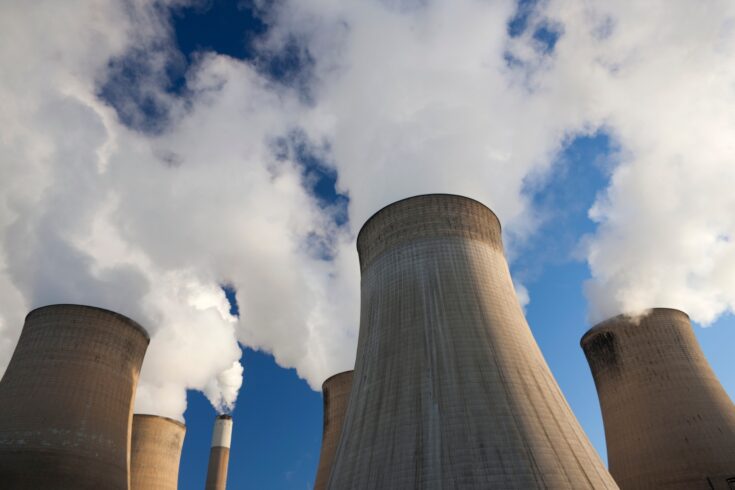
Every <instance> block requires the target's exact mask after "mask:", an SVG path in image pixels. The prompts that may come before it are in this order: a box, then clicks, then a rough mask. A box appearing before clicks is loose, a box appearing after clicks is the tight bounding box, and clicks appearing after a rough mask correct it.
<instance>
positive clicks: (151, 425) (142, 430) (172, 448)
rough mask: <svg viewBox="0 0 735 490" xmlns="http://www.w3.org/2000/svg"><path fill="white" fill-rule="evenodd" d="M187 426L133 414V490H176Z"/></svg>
mask: <svg viewBox="0 0 735 490" xmlns="http://www.w3.org/2000/svg"><path fill="white" fill-rule="evenodd" d="M185 435H186V426H185V425H184V424H182V423H181V422H179V421H177V420H172V419H169V418H167V417H158V416H156V415H144V414H137V413H136V414H135V415H133V437H132V444H131V447H130V481H131V486H130V488H131V490H176V489H177V488H178V482H179V461H180V460H181V448H182V447H183V445H184V436H185Z"/></svg>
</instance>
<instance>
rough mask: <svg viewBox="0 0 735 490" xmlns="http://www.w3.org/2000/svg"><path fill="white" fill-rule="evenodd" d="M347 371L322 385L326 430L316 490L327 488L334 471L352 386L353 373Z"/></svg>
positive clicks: (315, 484)
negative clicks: (335, 454) (333, 462)
mask: <svg viewBox="0 0 735 490" xmlns="http://www.w3.org/2000/svg"><path fill="white" fill-rule="evenodd" d="M353 372H354V371H345V372H343V373H339V374H335V375H334V376H332V377H330V378H327V380H326V381H325V382H324V384H323V385H322V394H323V396H324V430H323V432H322V450H321V453H320V455H319V469H318V470H317V473H316V481H315V483H314V490H325V489H326V488H327V483H328V482H329V474H330V473H331V472H332V461H333V460H334V452H335V451H336V450H337V444H338V443H339V436H340V435H341V434H342V424H343V423H344V420H345V413H346V412H347V402H348V401H349V398H350V389H351V388H352V373H353Z"/></svg>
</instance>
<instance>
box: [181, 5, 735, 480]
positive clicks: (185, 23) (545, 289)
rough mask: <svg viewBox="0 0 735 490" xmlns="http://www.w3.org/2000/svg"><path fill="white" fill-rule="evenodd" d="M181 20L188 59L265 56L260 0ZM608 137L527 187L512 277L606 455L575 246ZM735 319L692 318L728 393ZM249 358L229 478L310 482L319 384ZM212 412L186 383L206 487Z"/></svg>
mask: <svg viewBox="0 0 735 490" xmlns="http://www.w3.org/2000/svg"><path fill="white" fill-rule="evenodd" d="M530 8H532V5H530V6H529V5H522V6H521V8H520V9H519V13H518V15H516V16H515V17H514V18H513V20H512V22H511V23H510V24H509V32H510V33H511V34H519V33H520V32H522V30H523V23H524V21H525V20H524V15H525V14H526V12H527V11H528V9H530ZM173 20H174V22H173V25H174V29H175V35H176V40H177V42H178V45H179V48H180V49H181V50H182V52H183V54H184V57H185V58H186V59H187V60H191V59H192V57H193V56H194V55H193V53H194V52H195V51H201V50H212V51H216V52H218V53H222V54H227V55H230V56H234V57H238V58H242V59H247V60H254V59H255V58H256V56H257V55H256V53H254V52H253V50H252V49H251V43H252V41H253V39H256V38H257V36H259V35H262V34H263V33H264V32H265V31H266V30H267V29H268V26H267V24H266V23H265V22H264V21H262V20H261V19H259V18H258V17H257V16H256V15H255V14H254V12H253V10H251V9H249V8H247V7H245V8H236V7H234V6H233V3H231V2H225V1H215V2H211V4H210V5H208V6H206V7H204V8H190V9H182V10H180V11H178V12H176V13H175V14H174V15H173ZM534 36H536V37H537V38H538V39H540V40H542V42H544V43H547V44H548V46H549V49H553V44H554V43H555V42H556V37H557V36H558V33H556V32H555V31H554V30H553V29H549V28H548V26H543V27H542V28H539V30H538V31H537V32H535V33H534ZM274 76H276V77H277V76H278V73H277V72H276V74H275V75H274ZM175 80H176V79H174V85H173V90H176V81H175ZM611 144H612V143H611V141H610V138H609V136H608V135H607V134H605V132H604V131H600V132H597V133H595V134H592V135H589V136H581V137H576V138H574V139H572V140H571V141H569V142H567V144H566V147H565V148H564V150H563V151H562V152H561V153H560V154H559V155H558V156H557V158H558V159H559V163H558V164H557V166H556V168H555V171H554V173H553V175H552V177H551V178H550V179H549V180H547V181H545V182H544V183H543V185H540V186H538V188H534V187H535V186H531V185H529V189H528V191H527V192H528V193H529V194H530V195H531V196H532V199H533V202H534V203H535V204H536V205H537V206H538V207H539V208H540V209H544V210H546V211H547V212H548V215H546V216H544V222H543V224H542V225H541V226H540V228H539V229H538V231H537V232H536V235H535V238H534V239H533V240H531V241H530V242H529V243H527V244H525V245H524V246H523V248H522V249H521V252H520V253H519V255H518V256H517V257H516V259H515V260H514V262H513V264H512V272H513V275H514V278H516V279H520V281H521V282H522V283H523V284H524V285H525V286H526V287H527V289H528V291H529V295H530V297H531V302H530V304H529V305H528V307H527V318H528V320H529V323H530V324H531V326H532V329H533V332H534V335H535V336H536V339H537V341H538V343H539V345H540V346H541V349H542V351H543V352H544V355H545V356H546V359H547V361H548V363H549V365H550V367H551V369H552V371H553V373H554V374H555V376H556V378H557V380H558V382H559V383H560V385H561V386H562V389H563V391H564V393H565V395H566V397H567V399H568V401H569V403H570V404H571V405H572V408H573V409H574V412H575V414H576V415H577V417H578V419H579V420H580V422H581V423H582V425H583V427H584V428H585V430H586V432H587V434H588V435H589V437H590V438H591V439H592V442H593V444H594V445H595V447H596V448H597V450H598V451H599V452H600V454H601V455H602V457H603V458H604V457H605V454H606V451H605V445H604V433H603V429H602V420H601V417H600V413H599V407H598V404H597V399H596V393H595V390H594V384H593V382H592V378H591V375H590V373H589V370H588V367H587V364H586V361H585V359H584V355H583V353H582V351H581V349H580V348H579V344H578V341H579V339H580V337H581V336H582V334H583V333H584V332H585V331H586V329H587V328H588V324H587V321H586V318H585V316H586V312H587V305H586V300H585V297H584V295H583V288H582V285H583V283H584V281H586V280H588V279H589V278H590V274H589V270H588V268H587V266H586V264H585V263H584V262H583V261H582V260H580V259H579V256H578V253H577V250H576V249H577V247H578V243H579V240H580V237H581V236H583V235H585V234H588V233H592V232H594V230H595V226H596V225H595V223H594V222H593V221H591V220H590V219H589V217H588V210H589V208H590V207H591V206H592V204H593V203H594V201H595V198H596V197H597V194H598V193H599V192H600V191H602V190H603V189H604V188H605V187H606V185H607V179H608V177H609V172H608V169H607V167H606V162H607V161H608V159H609V158H610V154H611V152H612V149H611ZM303 160H304V161H303V163H304V165H306V166H307V167H308V168H309V171H310V172H314V171H316V172H317V179H318V180H317V183H316V185H314V187H313V190H314V192H315V193H316V194H317V195H318V196H319V198H321V199H324V200H325V201H326V202H333V201H335V199H337V193H336V192H335V190H334V184H335V181H334V175H330V174H329V173H326V174H325V173H323V172H320V171H319V169H320V167H319V162H318V161H311V160H309V159H308V158H304V159H303ZM343 198H344V197H343ZM734 323H735V321H733V319H732V317H731V316H727V317H725V318H723V319H721V320H720V321H718V322H717V323H716V324H715V325H714V326H712V327H711V328H707V329H702V328H696V332H697V335H698V338H699V340H700V342H701V343H702V347H703V348H704V350H705V353H706V354H707V357H708V358H709V359H710V360H711V362H712V365H713V367H714V368H715V370H716V371H717V373H718V375H719V376H720V378H721V379H722V381H723V383H724V384H725V386H726V388H727V389H728V391H729V393H730V394H731V396H732V395H733V393H734V392H735V376H733V374H732V371H731V370H730V369H729V368H728V366H727V359H728V356H727V348H726V347H725V346H727V345H728V344H729V345H731V343H732V342H733V341H735V328H733V327H735V325H733V324H734ZM241 362H242V364H243V365H244V366H245V384H244V386H243V389H242V390H241V392H240V395H239V399H238V404H237V408H236V409H235V412H234V414H233V415H234V420H235V425H234V438H233V450H232V460H231V464H230V476H229V485H230V487H232V488H263V489H266V488H267V489H299V488H311V485H312V482H313V479H314V476H315V470H316V465H317V463H318V459H319V444H320V439H321V420H322V406H321V396H320V394H318V393H316V392H314V391H313V390H311V389H309V387H308V386H307V385H306V383H305V382H304V381H303V380H301V379H299V378H298V376H297V374H296V372H295V371H294V370H293V369H283V368H281V367H279V366H278V365H277V364H276V362H275V361H274V359H273V357H272V356H270V355H268V354H265V353H262V352H257V351H254V350H252V349H249V348H243V356H242V360H241ZM213 416H214V411H213V410H212V407H211V405H210V404H209V402H208V401H207V400H206V399H205V398H204V397H203V396H202V395H201V393H199V392H196V391H189V393H188V408H187V411H186V414H185V417H186V420H187V425H188V434H187V439H186V442H185V445H184V451H183V455H182V462H181V467H182V470H181V476H180V488H182V489H189V488H191V489H195V488H201V487H202V485H203V481H204V476H205V472H206V457H207V448H208V440H209V437H210V430H211V427H210V426H211V421H212V418H213Z"/></svg>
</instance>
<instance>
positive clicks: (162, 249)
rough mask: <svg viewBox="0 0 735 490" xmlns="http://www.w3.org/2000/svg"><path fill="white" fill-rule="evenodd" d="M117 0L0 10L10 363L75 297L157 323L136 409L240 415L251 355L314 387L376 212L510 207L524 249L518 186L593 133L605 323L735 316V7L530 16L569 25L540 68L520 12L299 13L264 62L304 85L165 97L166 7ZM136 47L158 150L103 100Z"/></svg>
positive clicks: (206, 65)
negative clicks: (406, 207) (297, 74)
mask: <svg viewBox="0 0 735 490" xmlns="http://www.w3.org/2000/svg"><path fill="white" fill-rule="evenodd" d="M119 5H120V4H119V2H110V3H107V2H101V1H100V2H95V3H92V4H89V2H77V3H72V2H65V4H64V5H63V7H62V6H61V5H60V4H58V2H46V3H44V4H41V5H35V6H33V7H31V6H29V5H27V4H26V3H23V2H6V3H4V4H3V5H2V6H0V33H2V34H0V36H2V40H3V42H1V43H0V66H3V67H12V69H10V70H4V76H3V77H2V79H0V102H1V103H2V104H3V108H4V110H3V112H2V113H0V125H2V126H1V127H2V128H3V131H2V132H1V133H0V196H2V197H0V240H1V241H0V251H2V254H1V258H0V261H1V262H0V263H2V264H3V265H4V267H2V268H0V367H1V366H3V365H5V364H6V363H7V362H8V360H9V356H10V353H11V351H12V348H13V345H14V343H15V340H16V339H17V336H18V334H19V331H20V326H21V324H22V317H23V315H24V314H25V313H26V312H27V310H28V309H29V308H31V307H33V306H37V305H41V304H47V303H53V302H80V303H88V304H95V305H98V306H103V307H108V308H111V309H114V310H117V311H120V312H121V313H124V314H128V315H130V316H132V317H133V318H135V319H137V320H139V321H140V322H141V323H142V324H144V325H145V326H146V327H147V328H148V329H149V330H150V332H151V336H152V342H151V346H150V349H149V352H148V355H147V357H146V362H145V365H144V369H143V374H142V380H141V384H140V388H139V394H138V399H137V408H138V409H139V410H145V411H151V412H154V413H160V414H163V415H169V416H173V417H181V415H182V413H183V410H184V408H185V389H186V388H194V389H199V390H202V391H204V392H205V393H206V394H207V395H208V396H209V398H210V400H211V401H212V403H213V404H214V405H216V406H222V405H229V404H231V403H232V402H233V401H234V397H235V394H236V391H237V389H238V387H239V384H240V382H241V380H240V378H239V377H240V376H241V375H242V370H241V366H240V367H238V365H235V364H233V363H235V362H236V361H237V359H238V358H239V354H240V351H239V348H238V345H237V341H240V342H242V343H243V344H245V345H247V346H250V347H253V348H256V349H263V350H265V351H267V352H271V353H273V355H274V356H275V358H276V360H277V361H278V363H279V364H281V365H282V366H285V367H295V368H296V369H297V371H298V373H299V375H301V376H302V377H304V378H305V379H306V380H307V381H308V382H309V384H310V385H311V386H312V387H313V388H315V389H318V387H319V386H320V385H321V382H322V381H323V380H324V379H325V378H326V377H327V376H329V375H331V374H333V373H335V372H338V371H342V370H345V369H349V368H350V367H352V363H353V361H354V349H355V343H356V331H357V324H356V323H357V321H358V317H359V315H358V302H359V291H358V288H359V272H358V267H357V257H356V253H355V251H354V234H355V232H356V230H357V229H358V228H359V226H361V224H362V223H363V222H364V220H365V219H366V218H367V217H368V216H369V215H370V214H371V213H373V212H374V211H376V210H377V209H379V208H380V207H381V206H383V205H386V204H388V203H390V202H392V201H394V200H397V199H400V198H403V197H407V196H410V195H413V194H419V193H426V192H455V193H460V194H465V195H468V196H470V197H474V198H476V199H479V200H481V201H483V202H485V203H486V204H488V205H489V206H490V207H491V208H492V209H493V210H494V211H496V212H497V213H498V215H499V216H500V218H501V221H502V222H503V225H504V230H505V232H506V239H508V238H510V239H511V240H510V242H511V243H510V248H511V252H512V249H513V241H514V240H523V239H526V238H527V237H529V236H530V234H531V233H532V232H533V229H534V226H535V224H536V214H535V213H536V210H534V209H533V208H532V206H531V205H530V200H529V197H528V196H527V195H525V194H524V190H523V189H524V182H525V181H526V180H527V179H529V178H533V179H534V182H538V181H543V179H544V177H546V176H548V175H549V172H551V171H553V166H552V162H553V161H554V156H555V155H556V153H557V152H558V151H559V150H560V149H561V148H562V147H563V146H564V144H565V143H566V142H567V141H568V140H569V138H571V137H573V136H574V135H576V134H582V133H589V132H592V131H595V130H596V129H597V128H600V127H604V128H606V130H608V131H610V132H611V134H612V135H613V137H614V138H615V139H616V141H617V143H618V144H619V146H620V148H621V154H620V161H621V164H620V165H619V166H618V167H617V168H616V169H615V170H614V173H613V177H612V181H611V185H610V188H609V189H608V190H607V192H606V194H605V195H601V196H600V199H599V200H598V203H597V204H596V205H595V207H594V209H593V211H592V213H593V216H594V218H595V219H597V220H599V221H600V223H601V225H600V228H599V230H598V232H597V234H596V235H594V236H592V237H590V238H589V240H588V242H587V244H588V248H587V250H588V253H589V262H590V266H591V269H592V272H593V278H594V280H593V283H591V285H590V286H589V292H590V298H591V300H592V304H593V308H592V309H593V316H595V317H599V316H604V315H607V314H613V313H618V312H619V311H618V310H625V309H635V310H637V309H641V308H647V307H651V306H675V307H679V308H683V309H685V310H689V312H690V313H692V314H693V315H694V316H695V318H696V319H699V320H701V321H709V320H711V319H712V318H714V317H715V316H717V315H718V314H720V313H721V312H723V311H725V310H727V309H731V308H732V305H733V303H734V302H735V300H734V298H733V291H735V284H733V283H732V280H733V279H732V278H733V277H735V274H733V273H732V272H734V271H733V269H734V268H735V258H734V257H735V253H734V252H733V245H732V237H733V231H734V228H735V225H734V223H733V218H732V216H731V214H732V213H730V212H729V210H731V209H733V206H732V204H734V203H732V202H731V198H730V197H729V196H730V195H731V194H732V193H728V189H727V188H726V187H727V185H728V183H729V182H732V181H733V177H735V176H734V175H732V169H733V168H735V167H734V166H733V165H732V155H733V148H732V144H733V143H732V141H735V139H733V138H732V133H733V119H732V116H731V114H730V112H731V111H728V107H729V104H727V102H728V101H732V96H733V86H735V84H734V83H733V80H734V79H733V69H734V68H733V67H735V63H732V61H733V60H732V57H733V48H732V46H733V45H735V44H733V42H732V41H733V39H732V38H733V35H734V34H733V33H734V32H735V29H734V28H733V25H735V23H733V22H732V21H731V20H727V19H728V18H730V19H731V18H732V13H730V14H729V16H728V15H723V13H726V12H728V9H732V7H730V6H729V5H727V4H725V3H723V4H720V5H717V4H715V3H712V5H711V7H710V8H709V9H708V8H705V7H696V6H692V4H688V3H684V2H671V3H668V2H667V3H666V7H664V5H663V4H653V3H646V4H645V5H646V6H641V4H640V3H633V2H631V3H626V2H619V3H616V4H615V5H614V6H612V5H609V4H607V3H596V2H576V1H574V2H573V1H562V0H559V1H552V2H549V3H547V4H544V5H543V8H544V9H545V10H543V11H540V12H537V13H536V14H535V15H533V16H532V17H531V19H530V22H531V24H532V25H533V24H538V23H544V22H546V23H550V24H549V25H553V26H554V29H559V30H561V31H563V35H562V36H561V38H560V39H559V41H558V43H557V45H556V48H555V49H554V52H553V53H551V54H549V53H548V52H547V49H546V47H545V46H544V45H543V43H542V42H540V41H539V40H537V39H535V38H534V37H533V28H531V29H529V30H528V31H527V32H526V33H525V34H523V35H521V36H520V37H518V38H510V37H509V36H508V34H507V28H506V23H507V21H508V19H509V17H510V16H511V15H512V14H513V11H514V8H515V7H514V4H513V2H510V1H499V2H486V1H479V0H457V1H454V2H439V1H415V2H413V1H399V2H390V1H374V2H362V1H361V2H344V1H340V2H336V1H333V0H298V1H296V0H293V1H285V2H282V3H280V4H279V8H278V10H277V11H275V12H271V14H270V15H271V18H270V20H269V23H270V25H271V26H272V31H271V35H270V37H269V38H268V39H267V40H264V41H263V43H262V44H261V45H260V47H259V49H261V50H264V51H268V50H271V51H278V50H279V49H281V48H283V47H284V46H285V45H287V44H288V43H291V44H290V45H291V47H292V48H291V49H296V50H297V51H298V52H300V53H301V54H302V56H303V59H305V60H306V59H308V60H311V62H312V63H313V64H312V65H311V66H310V68H309V71H308V74H309V76H308V77H307V76H302V77H301V78H299V79H298V82H299V83H298V84H295V85H296V87H297V89H292V88H289V87H287V86H284V85H282V84H279V83H274V82H273V81H272V80H269V79H268V78H266V77H264V76H263V75H262V74H261V73H259V72H258V71H257V70H256V69H255V67H254V66H253V65H251V64H248V63H246V62H243V61H239V60H234V59H231V58H228V57H226V56H217V55H214V54H206V53H202V54H201V55H200V56H199V57H198V59H197V62H196V64H195V65H194V66H192V67H190V69H189V71H188V73H187V81H186V84H187V89H188V91H187V96H186V97H185V98H179V97H175V96H172V95H170V94H167V93H166V92H165V91H164V90H163V87H162V84H163V83H164V80H165V77H164V75H163V71H162V70H164V68H165V66H166V63H168V62H169V61H170V58H171V56H174V53H175V51H174V49H173V46H172V45H171V39H170V26H168V24H167V19H166V18H165V16H162V15H161V12H163V10H161V9H157V8H153V7H151V6H150V5H149V4H148V3H146V2H142V1H141V2H133V3H128V4H126V5H127V8H126V9H125V10H122V8H121V7H120V6H119ZM690 10H691V11H690ZM662 13H663V14H665V17H664V18H663V19H662V18H660V15H663V14H662ZM60 19H61V20H63V22H60V21H59V20H60ZM130 53H138V54H137V55H136V56H135V58H134V61H135V62H136V63H143V64H146V67H147V69H148V72H147V75H146V77H144V78H143V79H142V80H141V81H140V84H139V85H136V86H135V90H134V91H133V92H134V96H135V97H149V98H150V100H152V101H153V102H154V103H155V105H156V107H157V108H158V109H160V110H161V111H162V114H165V115H166V118H165V119H162V121H164V122H165V124H163V125H160V126H158V127H156V129H158V130H159V131H158V132H156V133H141V132H138V131H135V130H133V129H130V128H129V127H127V126H125V125H124V124H122V122H121V121H120V119H119V116H120V115H122V117H123V118H124V120H125V121H126V122H128V123H131V124H133V125H139V126H140V125H143V126H144V122H145V120H146V119H145V117H144V116H145V114H142V113H141V112H140V109H139V107H138V106H137V105H136V104H135V103H134V102H135V100H136V99H135V98H134V97H133V98H132V99H129V100H128V99H125V98H124V97H123V98H122V99H116V101H117V103H118V109H121V108H122V109H123V112H122V113H119V112H116V111H115V109H113V108H112V107H111V106H109V105H107V104H106V103H105V102H104V100H103V99H102V98H100V97H99V90H100V87H101V86H104V80H105V78H106V77H107V76H108V75H109V71H110V61H111V60H118V61H119V60H123V59H125V58H124V56H125V55H127V56H130ZM141 53H142V55H141ZM508 59H513V60H515V61H514V62H512V63H509V62H508ZM114 66H115V65H114V64H113V68H114ZM683 66H685V67H687V69H686V70H683V69H682V67H683ZM5 73H7V76H5ZM107 88H108V89H110V87H109V86H107ZM113 88H114V87H113ZM123 88H124V87H119V86H118V87H117V89H123ZM110 90H112V89H110ZM128 95H130V94H127V95H126V96H128ZM294 135H297V136H294ZM294 138H296V139H298V141H295V140H294ZM296 145H306V146H308V147H309V150H310V151H311V152H313V153H315V154H317V155H318V156H319V157H320V158H322V159H323V160H324V161H325V162H326V163H327V164H328V165H331V166H332V167H334V169H335V170H336V171H337V175H338V188H339V190H340V191H342V192H344V193H347V194H348V195H349V197H350V208H349V222H348V223H347V224H346V225H343V226H342V225H337V224H335V216H336V215H337V214H338V213H339V210H336V209H333V208H325V207H322V205H321V204H320V203H319V201H318V200H317V199H316V198H315V197H314V196H313V195H312V193H311V192H310V191H309V190H308V189H307V187H308V186H306V185H305V180H304V171H303V168H302V165H301V164H300V163H299V162H298V155H297V151H296V150H295V146H296ZM222 284H229V285H232V286H233V287H234V288H235V289H236V290H237V301H238V305H239V309H240V318H239V319H235V318H233V317H231V316H230V315H229V313H228V305H227V302H226V299H225V297H224V294H223V293H222V291H221V289H220V286H221V285H222ZM518 290H519V296H520V297H521V298H523V297H524V295H523V291H525V288H523V287H522V286H520V285H519V287H518ZM526 299H527V295H526ZM652 303H657V304H652ZM663 303H666V304H663ZM238 381H240V382H238Z"/></svg>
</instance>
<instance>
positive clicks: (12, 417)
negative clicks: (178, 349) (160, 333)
mask: <svg viewBox="0 0 735 490" xmlns="http://www.w3.org/2000/svg"><path fill="white" fill-rule="evenodd" d="M148 342H149V338H148V334H147V333H146V332H145V330H143V328H142V327H140V325H138V324H137V323H135V322H134V321H132V320H130V319H128V318H126V317H124V316H122V315H120V314H117V313H114V312H111V311H107V310H103V309H100V308H93V307H90V306H79V305H53V306H46V307H44V308H38V309H36V310H33V311H32V312H30V313H29V314H28V316H27V317H26V321H25V325H24V327H23V331H22V333H21V335H20V339H19V340H18V345H17V346H16V348H15V352H13V357H12V358H11V360H10V364H9V365H8V369H7V371H6V372H5V376H4V377H3V379H2V381H0V486H2V487H3V488H12V489H38V488H54V489H100V488H105V489H120V490H127V489H128V488H129V485H130V480H129V465H130V461H129V454H130V430H131V421H132V417H133V413H132V406H133V398H134V396H135V388H136V385H137V382H138V374H139V373H140V366H141V364H142V362H143V356H144V354H145V351H146V348H147V347H148Z"/></svg>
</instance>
